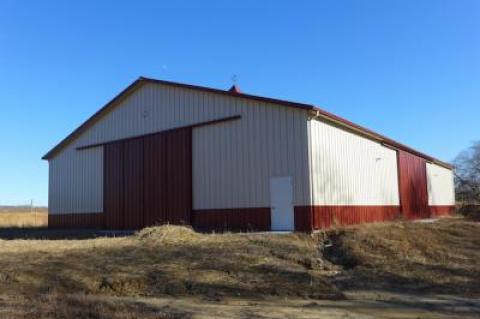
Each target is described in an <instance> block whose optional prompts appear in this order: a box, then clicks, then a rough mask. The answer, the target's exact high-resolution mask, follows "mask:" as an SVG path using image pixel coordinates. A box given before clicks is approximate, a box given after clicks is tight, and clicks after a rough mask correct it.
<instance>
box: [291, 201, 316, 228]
mask: <svg viewBox="0 0 480 319" xmlns="http://www.w3.org/2000/svg"><path fill="white" fill-rule="evenodd" d="M294 223H295V230H297V231H312V230H313V206H295V207H294Z"/></svg>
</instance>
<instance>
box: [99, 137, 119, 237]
mask: <svg viewBox="0 0 480 319" xmlns="http://www.w3.org/2000/svg"><path fill="white" fill-rule="evenodd" d="M103 158H104V165H103V174H104V176H103V183H104V187H103V201H104V202H103V210H104V212H105V227H106V228H107V229H123V227H124V211H123V199H124V193H123V190H124V186H123V181H124V178H123V143H114V144H109V145H105V148H104V152H103Z"/></svg>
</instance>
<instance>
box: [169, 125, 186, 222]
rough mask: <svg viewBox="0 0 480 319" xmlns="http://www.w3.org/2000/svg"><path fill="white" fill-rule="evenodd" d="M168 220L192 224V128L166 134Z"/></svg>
mask: <svg viewBox="0 0 480 319" xmlns="http://www.w3.org/2000/svg"><path fill="white" fill-rule="evenodd" d="M165 139H166V154H165V156H166V160H165V162H166V172H167V174H166V175H167V176H166V177H167V185H168V187H167V188H166V190H167V194H166V197H167V202H166V211H167V214H168V215H167V218H168V222H170V223H172V224H190V214H191V211H192V130H191V128H185V129H181V130H177V131H172V132H168V133H166V134H165Z"/></svg>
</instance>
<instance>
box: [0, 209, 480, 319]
mask: <svg viewBox="0 0 480 319" xmlns="http://www.w3.org/2000/svg"><path fill="white" fill-rule="evenodd" d="M7 233H8V236H9V237H8V236H7V237H4V238H9V239H8V240H0V256H2V258H0V317H1V318H4V317H5V318H34V317H35V318H105V319H106V318H138V317H140V316H141V317H143V318H147V319H148V318H320V317H321V318H447V317H448V318H455V317H458V318H460V317H461V318H478V317H480V304H479V296H480V270H479V269H478V264H480V250H479V248H480V224H479V223H477V222H474V221H470V220H466V219H463V218H447V219H442V220H439V221H436V222H416V223H408V222H407V223H404V222H398V223H389V224H372V225H363V226H356V227H351V228H345V229H333V230H330V231H328V232H320V233H316V234H313V235H309V234H259V233H250V234H248V233H247V234H199V233H196V232H194V231H192V230H191V229H188V228H186V227H178V226H162V227H154V228H148V229H145V230H143V231H141V232H140V233H137V234H135V235H133V236H126V237H103V235H105V234H102V233H98V234H94V233H91V234H90V236H88V237H95V236H97V235H98V236H102V237H99V238H89V239H78V238H82V237H81V236H80V237H79V236H78V233H77V234H75V233H71V232H70V233H69V232H63V233H60V235H61V236H60V235H59V232H55V233H49V232H43V233H37V234H39V236H40V237H39V238H45V239H31V238H32V237H31V236H27V235H28V234H26V233H21V232H17V233H15V232H14V233H12V232H5V231H4V232H0V237H2V234H7ZM15 235H17V239H11V238H12V237H15ZM109 235H110V236H112V234H109ZM23 238H29V239H23ZM47 238H52V239H47ZM59 238H63V239H59ZM68 238H75V239H68Z"/></svg>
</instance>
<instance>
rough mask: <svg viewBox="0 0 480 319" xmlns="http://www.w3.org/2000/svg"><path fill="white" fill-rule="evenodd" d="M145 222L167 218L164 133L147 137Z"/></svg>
mask: <svg viewBox="0 0 480 319" xmlns="http://www.w3.org/2000/svg"><path fill="white" fill-rule="evenodd" d="M144 146H145V150H144V167H145V171H146V172H148V174H145V176H144V177H145V183H144V185H145V189H144V191H145V193H144V196H145V215H144V216H145V223H146V224H147V225H156V224H162V223H164V222H165V221H166V220H168V218H167V207H166V206H167V205H166V204H165V203H166V202H167V178H166V174H167V172H166V169H167V165H166V156H165V153H166V143H165V138H164V137H163V136H162V135H159V134H157V135H153V136H149V137H146V138H145V142H144Z"/></svg>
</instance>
